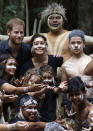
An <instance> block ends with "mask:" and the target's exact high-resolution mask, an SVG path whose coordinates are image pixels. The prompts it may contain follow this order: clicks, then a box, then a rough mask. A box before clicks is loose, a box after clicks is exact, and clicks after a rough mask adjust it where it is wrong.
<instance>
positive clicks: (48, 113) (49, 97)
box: [40, 65, 67, 122]
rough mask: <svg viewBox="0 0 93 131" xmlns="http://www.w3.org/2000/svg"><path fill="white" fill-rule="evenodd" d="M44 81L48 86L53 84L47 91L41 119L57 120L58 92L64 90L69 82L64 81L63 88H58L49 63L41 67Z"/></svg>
mask: <svg viewBox="0 0 93 131" xmlns="http://www.w3.org/2000/svg"><path fill="white" fill-rule="evenodd" d="M40 72H41V76H42V82H43V84H45V85H47V86H51V87H52V88H51V90H47V91H46V92H45V100H44V102H43V105H42V108H41V110H40V115H41V121H45V122H51V121H54V120H56V98H57V96H58V95H57V93H59V92H61V91H62V88H67V82H63V83H62V84H63V85H62V88H60V87H59V88H58V87H56V86H55V84H54V73H53V69H52V67H51V66H49V65H45V66H43V67H41V68H40Z"/></svg>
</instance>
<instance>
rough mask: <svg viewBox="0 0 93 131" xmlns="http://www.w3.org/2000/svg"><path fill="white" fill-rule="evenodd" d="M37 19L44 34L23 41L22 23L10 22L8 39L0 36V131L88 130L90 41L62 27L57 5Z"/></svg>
mask: <svg viewBox="0 0 93 131" xmlns="http://www.w3.org/2000/svg"><path fill="white" fill-rule="evenodd" d="M41 16H42V17H41V18H42V19H43V20H45V21H47V24H48V27H49V29H50V31H49V32H48V33H41V34H35V35H33V36H30V37H27V38H26V37H24V27H25V24H24V21H23V20H21V19H19V18H13V19H11V20H9V21H8V22H7V24H6V27H7V34H8V37H9V38H8V39H7V40H4V39H6V37H5V36H3V35H1V37H0V39H1V40H2V41H1V42H0V130H1V131H9V130H16V131H30V130H31V131H92V130H93V105H92V103H93V69H92V68H93V66H92V63H93V58H92V57H91V56H89V55H86V54H85V53H84V51H83V49H84V48H85V44H86V43H88V44H92V43H93V38H92V37H90V36H85V34H84V32H83V31H82V30H80V29H75V30H72V31H67V30H64V29H63V22H64V20H66V15H65V8H63V6H61V5H60V4H57V3H52V4H51V5H49V6H48V7H47V8H46V9H45V10H44V11H43V12H42V13H41ZM3 38H4V39H3ZM3 40H4V41H3ZM23 41H24V42H26V43H24V42H23ZM27 43H30V44H27Z"/></svg>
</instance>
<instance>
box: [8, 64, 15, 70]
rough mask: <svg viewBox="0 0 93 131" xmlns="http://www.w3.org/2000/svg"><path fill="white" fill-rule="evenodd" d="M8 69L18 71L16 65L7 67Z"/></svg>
mask: <svg viewBox="0 0 93 131" xmlns="http://www.w3.org/2000/svg"><path fill="white" fill-rule="evenodd" d="M7 68H8V69H16V66H14V65H7Z"/></svg>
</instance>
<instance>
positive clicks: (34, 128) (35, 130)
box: [27, 122, 46, 131]
mask: <svg viewBox="0 0 93 131" xmlns="http://www.w3.org/2000/svg"><path fill="white" fill-rule="evenodd" d="M45 125H46V123H45V122H29V127H28V129H27V131H44V128H45Z"/></svg>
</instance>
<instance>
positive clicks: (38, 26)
mask: <svg viewBox="0 0 93 131" xmlns="http://www.w3.org/2000/svg"><path fill="white" fill-rule="evenodd" d="M51 2H57V3H60V4H62V5H63V6H64V8H66V17H67V21H65V23H64V28H65V29H67V30H72V29H82V30H83V31H84V32H85V34H86V35H90V36H93V0H0V34H2V35H6V23H7V21H8V20H9V19H11V18H13V17H19V18H21V19H22V20H24V21H25V24H26V27H25V36H28V35H32V34H34V33H36V32H48V28H47V24H46V23H42V21H41V19H40V12H41V11H42V10H43V9H45V7H46V6H47V4H49V3H50V4H51ZM87 52H88V54H90V53H93V47H91V48H90V47H88V46H87Z"/></svg>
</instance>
